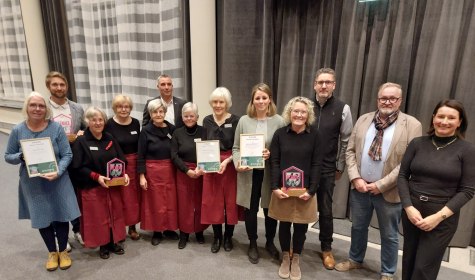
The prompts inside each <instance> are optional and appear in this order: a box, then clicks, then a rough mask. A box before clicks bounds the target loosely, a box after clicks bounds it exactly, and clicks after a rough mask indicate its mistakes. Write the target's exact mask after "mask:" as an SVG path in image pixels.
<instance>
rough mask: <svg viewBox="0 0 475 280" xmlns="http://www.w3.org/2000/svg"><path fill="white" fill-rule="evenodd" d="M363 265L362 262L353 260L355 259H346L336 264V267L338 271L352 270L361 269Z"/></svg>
mask: <svg viewBox="0 0 475 280" xmlns="http://www.w3.org/2000/svg"><path fill="white" fill-rule="evenodd" d="M361 267H362V265H361V264H360V263H357V262H353V261H350V260H346V261H344V262H341V263H338V264H336V265H335V269H336V270H337V271H342V272H343V271H348V270H351V269H359V268H361Z"/></svg>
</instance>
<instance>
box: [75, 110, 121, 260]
mask: <svg viewBox="0 0 475 280" xmlns="http://www.w3.org/2000/svg"><path fill="white" fill-rule="evenodd" d="M84 118H85V120H86V123H87V124H88V127H87V129H86V131H85V132H84V135H82V136H79V137H78V138H77V139H76V141H75V142H74V144H73V155H74V156H73V162H72V163H71V170H72V174H73V175H74V176H73V177H74V182H75V184H77V187H78V188H79V189H80V191H79V201H80V204H81V210H82V216H81V235H82V237H83V239H84V244H85V246H86V247H88V248H95V247H98V246H100V249H99V256H100V257H101V258H102V259H108V258H109V256H110V252H112V253H115V254H117V255H122V254H124V248H122V246H121V245H120V244H119V241H121V240H124V239H125V222H124V215H123V203H122V196H121V192H122V191H121V188H123V187H125V186H127V185H128V183H129V182H128V181H129V178H128V176H127V174H124V173H125V172H122V174H121V175H122V176H123V177H124V186H109V185H110V183H111V181H112V177H113V176H112V175H113V173H112V172H111V171H110V170H111V164H112V163H115V162H116V161H120V162H122V166H121V167H120V168H119V169H120V171H123V170H125V166H123V165H125V162H126V158H125V156H124V154H123V152H122V149H121V148H120V146H119V143H118V142H117V140H116V139H115V138H114V137H113V136H112V135H110V134H109V133H107V132H104V126H105V122H106V119H107V118H106V114H105V113H104V111H102V110H101V109H99V108H97V107H90V108H88V109H87V110H86V112H85V113H84Z"/></svg>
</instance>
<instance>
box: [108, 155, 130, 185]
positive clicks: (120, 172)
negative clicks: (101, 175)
mask: <svg viewBox="0 0 475 280" xmlns="http://www.w3.org/2000/svg"><path fill="white" fill-rule="evenodd" d="M107 177H108V178H110V181H107V182H106V185H107V186H109V187H112V186H124V185H125V162H123V161H121V160H120V159H118V158H114V159H113V160H111V161H109V162H108V163H107Z"/></svg>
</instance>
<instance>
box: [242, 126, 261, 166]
mask: <svg viewBox="0 0 475 280" xmlns="http://www.w3.org/2000/svg"><path fill="white" fill-rule="evenodd" d="M264 149H265V138H264V134H258V133H255V134H241V135H240V144H239V150H240V151H239V153H240V159H239V164H240V166H243V167H250V168H264V167H265V160H264V157H263V156H262V152H263V150H264Z"/></svg>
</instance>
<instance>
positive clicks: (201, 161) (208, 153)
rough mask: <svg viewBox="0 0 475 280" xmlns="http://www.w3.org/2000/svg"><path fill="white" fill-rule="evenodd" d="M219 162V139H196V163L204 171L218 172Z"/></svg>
mask: <svg viewBox="0 0 475 280" xmlns="http://www.w3.org/2000/svg"><path fill="white" fill-rule="evenodd" d="M220 164H221V160H220V153H219V140H206V141H196V165H197V166H198V168H199V169H201V170H204V171H205V172H218V171H219V166H220Z"/></svg>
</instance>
